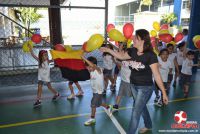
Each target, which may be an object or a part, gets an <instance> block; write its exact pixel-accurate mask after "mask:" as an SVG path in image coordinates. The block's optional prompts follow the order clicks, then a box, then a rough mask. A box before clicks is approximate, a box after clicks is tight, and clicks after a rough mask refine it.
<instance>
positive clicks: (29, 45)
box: [28, 43, 33, 51]
mask: <svg viewBox="0 0 200 134" xmlns="http://www.w3.org/2000/svg"><path fill="white" fill-rule="evenodd" d="M28 48H29V50H30V51H32V50H33V49H32V46H31V44H29V43H28Z"/></svg>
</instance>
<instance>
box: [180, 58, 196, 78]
mask: <svg viewBox="0 0 200 134" xmlns="http://www.w3.org/2000/svg"><path fill="white" fill-rule="evenodd" d="M193 64H194V63H193V61H192V60H189V59H188V58H186V59H185V60H184V61H183V65H182V69H181V73H183V74H187V75H192V65H193Z"/></svg>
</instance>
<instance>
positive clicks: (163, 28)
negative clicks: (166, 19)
mask: <svg viewBox="0 0 200 134" xmlns="http://www.w3.org/2000/svg"><path fill="white" fill-rule="evenodd" d="M168 28H169V25H168V24H163V25H161V27H160V30H167V29H168Z"/></svg>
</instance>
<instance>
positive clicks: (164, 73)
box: [158, 57, 172, 82]
mask: <svg viewBox="0 0 200 134" xmlns="http://www.w3.org/2000/svg"><path fill="white" fill-rule="evenodd" d="M158 63H159V64H160V65H161V67H159V71H160V74H161V77H162V80H163V82H167V81H168V74H169V69H170V68H172V64H171V62H170V61H169V60H167V61H166V62H164V61H162V59H161V58H160V57H158Z"/></svg>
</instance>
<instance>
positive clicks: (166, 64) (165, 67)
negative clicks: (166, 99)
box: [154, 48, 172, 107]
mask: <svg viewBox="0 0 200 134" xmlns="http://www.w3.org/2000/svg"><path fill="white" fill-rule="evenodd" d="M168 57H169V52H168V50H167V49H166V48H165V49H162V50H161V51H160V53H159V57H158V63H159V71H160V74H161V78H162V80H163V83H164V86H165V89H167V91H166V92H167V94H168V93H169V91H168V90H169V88H168V87H167V82H168V74H169V73H171V71H172V64H171V62H170V61H169V60H167V59H168ZM159 90H160V89H159V88H158V86H157V84H156V90H155V94H156V98H155V100H154V102H155V104H156V105H157V106H159V107H161V106H162V105H163V101H162V100H163V99H162V98H163V95H162V92H161V99H160V95H159Z"/></svg>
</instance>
